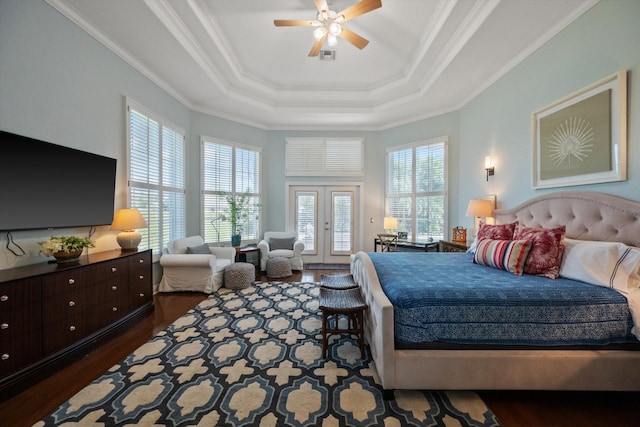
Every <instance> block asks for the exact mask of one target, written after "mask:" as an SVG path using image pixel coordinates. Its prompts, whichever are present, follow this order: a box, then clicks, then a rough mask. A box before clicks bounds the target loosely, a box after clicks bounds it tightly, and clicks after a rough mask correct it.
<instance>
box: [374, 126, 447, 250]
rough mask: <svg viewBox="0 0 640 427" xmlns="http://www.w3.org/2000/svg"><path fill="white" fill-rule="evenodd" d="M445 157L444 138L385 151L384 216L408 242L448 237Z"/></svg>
mask: <svg viewBox="0 0 640 427" xmlns="http://www.w3.org/2000/svg"><path fill="white" fill-rule="evenodd" d="M446 156H447V138H446V137H443V138H436V139H433V140H429V141H422V142H418V143H415V144H411V145H410V146H404V147H400V148H393V149H389V150H388V151H387V174H386V206H385V216H391V217H394V218H397V220H398V230H397V231H406V232H407V233H408V234H409V238H410V240H412V241H427V240H428V239H443V238H445V237H447V236H448V234H447V230H446V229H447V211H446V210H447V208H446V190H447V189H446V174H447V170H446Z"/></svg>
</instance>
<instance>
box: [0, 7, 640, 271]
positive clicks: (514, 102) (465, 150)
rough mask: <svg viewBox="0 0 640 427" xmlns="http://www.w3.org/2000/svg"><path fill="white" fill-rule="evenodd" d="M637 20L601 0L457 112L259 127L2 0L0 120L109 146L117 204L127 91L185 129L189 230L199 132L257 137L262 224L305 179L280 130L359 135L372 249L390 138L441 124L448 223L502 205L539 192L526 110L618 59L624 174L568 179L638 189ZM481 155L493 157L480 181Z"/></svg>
mask: <svg viewBox="0 0 640 427" xmlns="http://www.w3.org/2000/svg"><path fill="white" fill-rule="evenodd" d="M639 21H640V2H638V1H637V0H602V1H600V2H599V3H598V4H597V5H595V6H594V7H593V8H592V9H590V10H589V11H588V12H587V13H585V14H584V15H583V16H582V17H580V18H579V19H578V20H576V21H575V22H574V23H573V24H571V25H570V26H569V27H568V28H566V29H565V30H564V31H562V32H561V33H560V34H559V35H557V36H556V37H555V38H554V39H552V40H551V41H550V42H548V43H547V44H546V45H544V46H543V47H541V48H540V49H539V50H538V51H537V52H535V53H534V54H532V55H531V56H530V57H529V58H527V59H526V60H525V61H523V62H522V63H521V64H519V65H518V66H516V67H515V68H514V69H513V70H511V71H510V72H509V73H507V74H506V75H505V76H503V77H502V78H501V79H499V80H498V81H497V82H496V83H494V84H493V85H492V86H491V87H490V88H488V89H487V90H485V91H484V92H483V93H482V94H481V95H479V96H478V97H476V98H475V99H474V100H473V101H472V102H470V103H469V104H468V105H467V106H465V107H464V108H462V109H461V110H460V111H458V112H454V113H449V114H444V115H442V116H438V117H434V118H430V119H426V120H421V121H418V122H415V123H411V124H407V125H404V126H399V127H396V128H393V129H388V130H384V131H380V132H356V131H353V132H328V133H327V132H324V131H321V132H294V131H271V132H268V131H262V130H259V129H255V128H252V127H250V126H245V125H242V124H239V123H234V122H231V121H228V120H224V119H219V118H215V117H211V116H208V115H204V114H200V113H196V112H193V111H190V110H189V109H188V108H186V107H185V106H183V105H182V104H181V103H179V102H178V101H177V100H175V99H174V98H173V97H171V96H170V95H169V94H167V93H166V92H165V91H164V90H162V89H161V88H160V87H158V86H157V85H155V84H154V83H153V82H151V81H150V80H148V79H147V78H145V77H144V76H142V75H141V74H140V73H138V72H137V71H136V70H135V69H133V68H132V67H131V66H129V65H128V64H126V63H125V62H124V61H123V60H122V59H121V58H119V57H118V56H116V55H115V54H113V53H112V52H110V51H109V50H108V49H106V48H105V47H104V46H103V45H101V44H100V43H99V42H97V41H96V40H94V39H93V38H92V37H90V36H89V35H87V34H86V33H85V32H83V31H82V30H81V29H79V28H78V27H76V26H75V25H74V24H72V23H71V22H69V21H68V20H67V19H66V18H64V17H63V16H62V15H60V14H59V13H58V12H56V11H55V10H54V9H53V8H51V7H50V6H48V5H47V4H46V3H45V2H43V1H41V0H0V129H2V130H6V131H9V132H14V133H18V134H23V135H27V136H31V137H35V138H39V139H44V140H47V141H51V142H55V143H58V144H62V145H67V146H71V147H75V148H80V149H83V150H86V151H91V152H94V153H97V154H102V155H107V156H110V157H115V158H117V159H118V163H119V164H118V183H117V195H116V206H115V208H116V209H118V208H120V207H123V206H124V205H125V204H126V196H125V194H126V182H125V179H126V178H125V177H126V173H125V123H124V121H125V114H124V96H130V97H132V98H133V99H135V100H136V101H138V102H139V103H141V104H143V105H145V106H146V107H148V108H150V109H152V110H154V111H155V112H156V113H158V114H160V115H162V116H163V117H164V118H165V119H167V120H170V121H172V122H174V123H175V124H177V125H179V126H181V127H183V128H184V129H185V130H186V131H187V157H188V160H187V171H188V176H187V233H188V234H194V233H199V231H200V221H201V219H200V212H199V210H200V208H199V205H200V160H199V153H200V135H202V134H204V135H208V136H212V137H217V138H222V139H228V140H231V141H236V142H240V143H243V144H249V145H257V146H260V147H262V149H263V171H264V177H263V178H264V193H265V196H266V197H265V203H264V215H263V224H262V225H263V227H264V229H281V228H283V227H284V224H285V222H284V221H285V217H286V212H285V209H284V204H285V200H286V195H285V188H286V183H287V182H305V181H309V179H308V178H287V177H285V176H284V140H285V138H286V137H287V136H336V135H337V136H362V137H364V140H365V168H366V174H365V176H364V177H363V178H361V179H353V178H344V179H341V180H343V181H362V182H363V183H364V188H365V191H366V194H365V197H364V212H363V217H364V218H365V224H364V233H365V236H364V242H365V245H366V246H365V248H364V249H366V250H370V249H372V248H371V247H370V241H371V237H372V236H373V235H375V233H376V232H378V231H379V227H380V223H381V221H382V217H383V215H384V208H383V205H384V153H385V149H386V148H387V147H389V146H393V145H401V144H407V143H410V142H414V141H419V140H425V139H429V138H433V137H438V136H442V135H448V136H449V170H450V178H449V193H450V194H449V209H450V215H449V228H451V227H452V226H456V225H463V226H466V227H472V222H471V219H470V218H466V217H465V216H464V212H465V209H466V205H467V202H468V200H469V199H471V198H473V197H476V196H479V195H484V194H496V195H497V196H498V202H499V204H500V205H501V206H502V207H511V206H514V205H515V204H517V203H519V202H521V201H523V200H525V199H528V198H530V197H532V196H535V195H537V194H539V193H541V192H542V191H535V190H533V189H531V148H530V147H531V136H530V135H531V113H532V112H533V111H535V110H537V109H539V108H541V107H544V106H545V105H548V104H549V103H551V102H553V101H555V100H557V99H560V98H562V97H564V96H566V95H568V94H570V93H572V92H574V91H576V90H578V89H580V88H582V87H585V86H587V85H589V84H591V83H593V82H595V81H597V80H599V79H601V78H603V77H605V76H608V75H610V74H612V73H614V72H616V71H617V70H619V69H623V68H624V69H628V70H629V91H628V92H629V103H628V104H629V105H628V109H629V151H628V159H629V160H628V178H629V179H628V181H626V182H620V183H611V184H599V185H590V186H583V187H569V188H570V189H588V190H595V191H603V192H608V193H612V194H617V195H620V196H623V197H628V198H631V199H635V200H638V199H640V190H637V188H640V187H639V184H640V174H639V173H638V172H639V171H640V142H639V141H638V135H639V134H640V120H638V113H637V111H638V108H640V91H638V90H636V88H637V87H638V86H640V84H639V80H640V77H638V75H639V73H638V71H639V66H640V49H638V48H637V41H638V40H640V25H638V22H639ZM0 153H1V147H0ZM485 155H491V156H492V157H493V158H494V161H495V165H496V175H495V176H494V177H492V178H490V181H489V182H488V183H487V182H486V181H485V175H484V169H483V162H484V156H485ZM325 181H329V180H325ZM330 181H338V179H331V180H330ZM43 185H48V183H43ZM545 191H554V190H545ZM79 200H81V198H80V199H79ZM5 208H7V206H6V205H4V201H3V205H2V209H5ZM369 218H374V223H373V224H371V223H370V222H369ZM66 231H67V230H56V233H58V232H60V233H62V232H66ZM70 232H74V233H77V234H81V233H84V232H86V230H71V231H70ZM49 234H50V232H49V231H46V230H44V231H32V232H16V233H14V239H15V240H16V241H17V242H18V243H20V245H21V246H23V248H24V249H25V250H26V251H27V252H29V256H27V257H21V258H20V259H16V258H15V257H14V256H13V255H12V254H11V253H9V252H8V251H6V249H4V246H5V244H6V237H5V236H4V235H2V236H0V269H3V268H9V267H12V266H15V265H19V264H27V263H33V262H42V261H43V260H44V258H42V257H39V256H37V252H38V247H37V244H36V242H37V241H38V240H42V239H43V238H46V237H48V235H49ZM114 235H115V232H111V231H109V230H108V229H107V227H102V228H100V229H99V230H98V232H97V233H96V236H98V248H96V249H95V250H106V249H112V248H115V247H117V246H116V243H115V237H114Z"/></svg>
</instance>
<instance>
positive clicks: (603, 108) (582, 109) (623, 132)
mask: <svg viewBox="0 0 640 427" xmlns="http://www.w3.org/2000/svg"><path fill="white" fill-rule="evenodd" d="M532 134H533V138H532V139H533V156H532V157H533V188H551V187H565V186H570V185H584V184H595V183H601V182H612V181H624V180H626V179H627V72H626V70H622V71H619V72H617V73H616V74H613V75H611V76H609V77H607V78H604V79H602V80H600V81H598V82H596V83H594V84H592V85H590V86H588V87H586V88H583V89H581V90H579V91H577V92H575V93H573V94H571V95H569V96H567V97H565V98H563V99H560V100H558V101H556V102H554V103H553V104H551V105H548V106H546V107H544V108H542V109H540V110H538V111H535V112H534V113H533V115H532Z"/></svg>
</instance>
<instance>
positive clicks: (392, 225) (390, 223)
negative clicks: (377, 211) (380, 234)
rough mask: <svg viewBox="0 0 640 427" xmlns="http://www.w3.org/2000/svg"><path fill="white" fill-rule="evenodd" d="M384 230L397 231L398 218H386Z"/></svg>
mask: <svg viewBox="0 0 640 427" xmlns="http://www.w3.org/2000/svg"><path fill="white" fill-rule="evenodd" d="M383 228H384V229H385V230H396V229H397V228H398V218H394V217H392V216H385V217H384V226H383Z"/></svg>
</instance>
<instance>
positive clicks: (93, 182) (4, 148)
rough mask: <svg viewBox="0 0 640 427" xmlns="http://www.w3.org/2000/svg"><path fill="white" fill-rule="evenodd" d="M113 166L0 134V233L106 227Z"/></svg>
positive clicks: (110, 161) (97, 158)
mask: <svg viewBox="0 0 640 427" xmlns="http://www.w3.org/2000/svg"><path fill="white" fill-rule="evenodd" d="M116 162H117V161H116V159H112V158H110V157H105V156H100V155H97V154H92V153H88V152H86V151H81V150H76V149H73V148H69V147H64V146H61V145H56V144H51V143H48V142H44V141H40V140H37V139H33V138H28V137H25V136H20V135H15V134H13V133H9V132H4V131H0V206H1V207H0V231H11V230H34V229H47V228H67V227H84V226H94V225H105V224H111V222H112V220H113V201H114V197H115V181H116Z"/></svg>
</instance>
